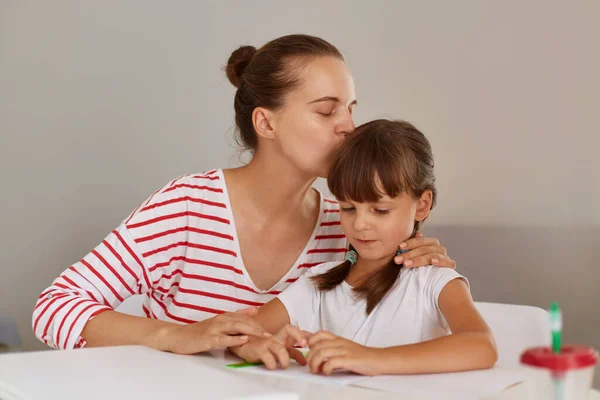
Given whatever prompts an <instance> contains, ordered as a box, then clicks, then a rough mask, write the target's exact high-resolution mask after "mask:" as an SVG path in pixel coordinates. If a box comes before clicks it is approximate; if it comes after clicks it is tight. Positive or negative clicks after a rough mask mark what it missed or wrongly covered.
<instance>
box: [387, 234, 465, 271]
mask: <svg viewBox="0 0 600 400" xmlns="http://www.w3.org/2000/svg"><path fill="white" fill-rule="evenodd" d="M400 250H408V251H407V252H406V253H403V254H401V255H399V256H396V257H394V262H395V263H396V264H404V266H405V267H407V268H415V267H422V266H424V265H435V266H438V267H446V268H452V269H456V261H454V260H453V259H451V258H450V257H448V254H447V251H446V248H445V247H444V246H442V245H440V241H439V240H437V239H435V238H427V237H423V235H422V234H421V233H420V232H419V233H417V234H416V235H415V237H414V238H412V239H408V240H406V241H405V242H404V243H401V244H400Z"/></svg>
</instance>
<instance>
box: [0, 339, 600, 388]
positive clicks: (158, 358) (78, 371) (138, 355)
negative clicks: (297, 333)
mask: <svg viewBox="0 0 600 400" xmlns="http://www.w3.org/2000/svg"><path fill="white" fill-rule="evenodd" d="M238 361H239V359H238V358H237V357H235V356H233V355H232V354H230V353H225V352H223V351H214V352H211V353H208V354H201V355H195V356H176V355H174V354H168V353H160V352H157V351H153V350H150V349H146V348H144V347H140V346H125V347H109V348H97V349H81V350H72V351H42V352H34V353H15V354H7V355H0V398H2V399H3V400H35V399H38V398H39V399H43V400H53V399H57V400H58V399H61V400H65V399H81V398H85V399H102V400H117V399H128V400H129V399H134V398H144V399H145V400H159V399H160V400H164V399H165V398H177V399H186V398H193V399H198V398H202V399H207V398H210V399H218V398H222V397H224V396H225V395H228V396H233V395H236V393H235V392H236V391H237V392H240V391H241V392H243V393H244V394H247V393H249V394H252V393H259V394H260V393H261V389H263V388H265V387H268V388H271V389H274V390H276V391H283V392H295V393H298V394H299V395H300V399H315V400H320V399H322V400H330V399H343V400H359V399H398V400H408V399H410V397H406V396H402V395H397V394H393V393H386V392H379V391H374V390H369V389H364V388H359V387H353V386H332V385H329V384H321V383H315V382H309V381H302V380H292V379H289V378H286V377H280V376H273V375H260V374H254V373H248V372H241V371H234V370H230V369H228V368H225V367H224V366H225V365H226V364H229V363H233V362H238ZM219 381H220V382H221V383H219ZM169 382H171V383H173V385H171V387H169V385H168V383H169ZM223 382H226V383H225V384H223ZM256 398H262V397H256ZM525 398H526V395H525V393H524V392H523V387H521V386H519V385H517V386H515V387H512V388H509V389H507V390H505V391H504V392H503V393H501V394H498V395H496V396H493V397H491V398H490V400H492V399H493V400H517V399H525ZM589 400H600V393H599V392H597V391H592V393H590V397H589Z"/></svg>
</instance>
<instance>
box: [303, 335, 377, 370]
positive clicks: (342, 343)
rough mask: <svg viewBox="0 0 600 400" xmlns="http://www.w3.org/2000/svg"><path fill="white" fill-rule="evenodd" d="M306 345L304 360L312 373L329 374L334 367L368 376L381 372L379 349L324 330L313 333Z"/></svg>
mask: <svg viewBox="0 0 600 400" xmlns="http://www.w3.org/2000/svg"><path fill="white" fill-rule="evenodd" d="M308 346H309V348H310V350H309V352H308V356H307V358H306V361H307V362H308V366H309V368H310V372H312V373H313V374H318V373H323V374H325V375H331V374H332V373H333V372H334V370H336V369H345V370H348V371H352V372H354V373H357V374H360V375H368V376H373V375H380V374H381V371H380V365H381V359H378V351H379V349H376V348H373V347H365V346H361V345H360V344H358V343H355V342H353V341H351V340H348V339H344V338H341V337H339V336H336V335H334V334H333V333H331V332H326V331H320V332H317V333H315V334H314V335H313V336H312V337H311V338H310V340H309V341H308Z"/></svg>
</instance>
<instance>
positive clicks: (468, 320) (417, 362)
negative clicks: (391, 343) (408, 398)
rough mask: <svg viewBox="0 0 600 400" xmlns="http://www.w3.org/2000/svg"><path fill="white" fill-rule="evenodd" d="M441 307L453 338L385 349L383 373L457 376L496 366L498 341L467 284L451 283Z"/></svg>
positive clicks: (456, 280)
mask: <svg viewBox="0 0 600 400" xmlns="http://www.w3.org/2000/svg"><path fill="white" fill-rule="evenodd" d="M438 304H439V307H440V310H441V311H442V314H443V315H444V317H445V318H446V321H447V322H448V326H449V327H450V330H451V331H452V334H451V335H449V336H444V337H440V338H437V339H434V340H430V341H427V342H423V343H416V344H412V345H407V346H396V347H390V348H386V349H382V353H383V354H385V358H383V360H384V362H383V365H382V368H383V372H382V373H386V374H408V373H410V374H420V373H436V372H454V371H467V370H474V369H485V368H491V367H492V366H494V364H495V363H496V361H497V360H498V350H497V349H496V343H495V341H494V337H493V335H492V332H491V331H490V328H489V327H488V326H487V324H486V322H485V321H484V319H483V318H482V317H481V315H480V314H479V312H478V311H477V308H476V307H475V304H474V303H473V299H472V298H471V294H470V293H469V289H468V288H467V285H466V284H465V282H464V281H462V280H461V279H454V280H453V281H450V282H449V283H448V284H447V285H446V286H445V287H444V289H442V291H441V293H440V297H439V299H438Z"/></svg>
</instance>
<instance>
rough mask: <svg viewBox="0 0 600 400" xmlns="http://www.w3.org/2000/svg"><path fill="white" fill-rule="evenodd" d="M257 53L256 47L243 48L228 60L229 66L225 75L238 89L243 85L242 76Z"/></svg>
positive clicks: (232, 54)
mask: <svg viewBox="0 0 600 400" xmlns="http://www.w3.org/2000/svg"><path fill="white" fill-rule="evenodd" d="M255 53H256V47H254V46H241V47H239V48H238V49H237V50H235V51H234V52H233V53H231V56H229V60H227V66H225V73H226V74H227V78H228V79H229V82H231V84H232V85H233V86H235V87H236V88H239V87H240V86H241V83H242V74H243V73H244V70H245V69H246V67H247V66H248V64H250V60H252V57H254V54H255Z"/></svg>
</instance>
